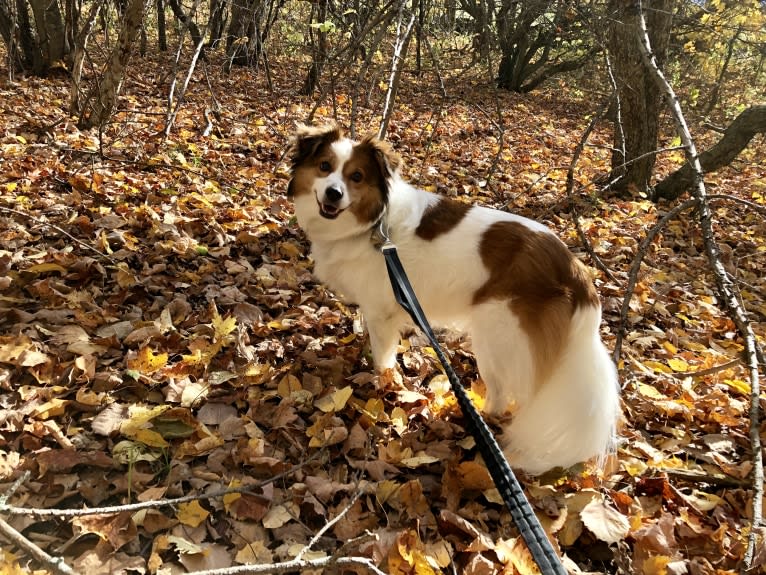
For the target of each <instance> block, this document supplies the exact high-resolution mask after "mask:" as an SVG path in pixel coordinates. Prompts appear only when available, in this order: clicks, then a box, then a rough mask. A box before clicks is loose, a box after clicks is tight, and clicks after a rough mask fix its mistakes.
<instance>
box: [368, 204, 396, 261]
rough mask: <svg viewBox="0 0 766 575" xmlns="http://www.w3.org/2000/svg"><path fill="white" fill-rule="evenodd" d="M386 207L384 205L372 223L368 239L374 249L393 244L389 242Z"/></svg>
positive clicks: (381, 248)
mask: <svg viewBox="0 0 766 575" xmlns="http://www.w3.org/2000/svg"><path fill="white" fill-rule="evenodd" d="M386 212H387V207H386V206H384V207H383V210H382V211H381V212H380V216H378V219H377V220H375V223H374V224H372V230H371V232H370V241H371V242H372V245H373V246H374V247H375V249H376V250H378V251H382V250H383V247H384V246H387V245H393V244H392V243H391V237H390V228H389V227H388V218H387V217H386V215H387V214H386Z"/></svg>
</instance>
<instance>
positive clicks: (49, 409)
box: [32, 397, 69, 419]
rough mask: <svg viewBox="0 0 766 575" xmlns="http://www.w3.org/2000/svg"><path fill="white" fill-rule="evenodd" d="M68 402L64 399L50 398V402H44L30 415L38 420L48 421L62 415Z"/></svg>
mask: <svg viewBox="0 0 766 575" xmlns="http://www.w3.org/2000/svg"><path fill="white" fill-rule="evenodd" d="M68 403H69V402H68V401H67V400H65V399H59V398H58V397H54V398H52V399H51V400H50V401H46V402H45V403H43V404H42V405H39V406H37V407H36V408H35V409H34V410H33V411H32V415H33V416H35V417H37V418H38V419H49V418H51V417H58V416H59V415H63V414H64V411H65V408H66V406H67V404H68Z"/></svg>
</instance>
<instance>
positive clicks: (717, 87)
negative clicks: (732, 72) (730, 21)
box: [704, 25, 742, 116]
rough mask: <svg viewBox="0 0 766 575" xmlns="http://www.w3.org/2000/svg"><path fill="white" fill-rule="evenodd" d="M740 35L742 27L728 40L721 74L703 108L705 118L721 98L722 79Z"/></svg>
mask: <svg viewBox="0 0 766 575" xmlns="http://www.w3.org/2000/svg"><path fill="white" fill-rule="evenodd" d="M741 33H742V25H740V26H739V27H737V29H736V31H735V32H734V36H732V37H731V40H729V43H728V45H727V47H726V58H724V61H723V65H722V66H721V73H720V74H718V79H717V80H716V83H715V86H713V93H712V94H711V95H710V100H709V101H708V103H707V106H706V107H705V112H704V115H705V116H709V115H710V112H712V111H713V108H715V107H716V104H718V100H719V98H720V97H721V86H722V85H723V80H724V77H725V76H726V72H727V71H728V69H729V62H730V61H731V56H732V54H733V53H734V44H736V43H737V40H738V39H739V35H740V34H741Z"/></svg>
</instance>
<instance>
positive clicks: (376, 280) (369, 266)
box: [311, 242, 393, 304]
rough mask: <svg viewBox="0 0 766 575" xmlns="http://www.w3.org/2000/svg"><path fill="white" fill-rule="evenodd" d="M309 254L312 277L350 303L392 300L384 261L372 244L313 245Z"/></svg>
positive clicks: (318, 243) (338, 243)
mask: <svg viewBox="0 0 766 575" xmlns="http://www.w3.org/2000/svg"><path fill="white" fill-rule="evenodd" d="M311 255H312V257H313V258H314V275H315V276H316V277H317V278H318V279H319V280H320V281H322V282H323V283H325V284H327V285H328V286H329V287H330V288H332V289H333V290H334V291H336V292H339V293H340V294H341V295H342V296H343V297H344V298H345V299H346V300H347V301H349V302H350V303H358V304H362V303H367V302H371V301H380V302H381V303H382V302H384V301H385V302H388V300H392V301H393V292H392V289H391V286H390V285H389V281H388V272H387V271H386V264H385V261H384V259H383V256H382V254H381V253H380V252H378V251H377V250H376V249H375V248H374V247H373V246H372V244H367V245H363V244H361V243H359V242H331V243H330V242H328V243H325V242H316V243H314V244H312V249H311Z"/></svg>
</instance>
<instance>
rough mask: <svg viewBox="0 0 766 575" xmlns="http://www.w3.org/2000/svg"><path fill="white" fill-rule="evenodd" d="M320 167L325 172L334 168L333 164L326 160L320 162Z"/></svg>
mask: <svg viewBox="0 0 766 575" xmlns="http://www.w3.org/2000/svg"><path fill="white" fill-rule="evenodd" d="M319 169H320V170H322V171H323V172H329V171H330V170H332V166H331V165H330V162H326V161H325V162H322V163H321V164H319Z"/></svg>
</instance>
